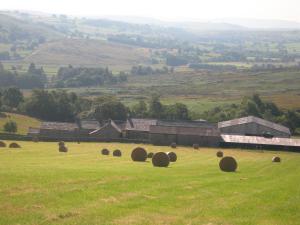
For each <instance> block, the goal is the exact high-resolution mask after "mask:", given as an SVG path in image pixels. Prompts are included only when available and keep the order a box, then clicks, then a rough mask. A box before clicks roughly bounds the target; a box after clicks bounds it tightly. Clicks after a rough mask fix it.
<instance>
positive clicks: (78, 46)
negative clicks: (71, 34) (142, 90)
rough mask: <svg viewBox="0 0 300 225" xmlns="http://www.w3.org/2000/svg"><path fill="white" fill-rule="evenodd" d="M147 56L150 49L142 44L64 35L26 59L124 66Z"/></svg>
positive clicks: (45, 63)
mask: <svg viewBox="0 0 300 225" xmlns="http://www.w3.org/2000/svg"><path fill="white" fill-rule="evenodd" d="M147 60H149V53H148V51H147V50H144V49H142V48H136V47H129V46H126V45H121V44H115V43H108V42H105V41H98V40H84V39H62V40H59V41H54V42H49V43H46V44H44V45H42V46H41V47H39V48H38V49H37V50H36V51H34V52H33V53H32V54H31V55H30V56H29V57H27V58H25V60H24V61H25V62H27V63H28V62H35V63H37V64H41V65H57V66H60V65H68V64H72V65H76V66H79V65H85V66H102V67H105V66H108V67H109V68H116V69H122V68H123V67H128V68H129V67H131V66H132V65H135V64H139V63H145V62H146V61H147Z"/></svg>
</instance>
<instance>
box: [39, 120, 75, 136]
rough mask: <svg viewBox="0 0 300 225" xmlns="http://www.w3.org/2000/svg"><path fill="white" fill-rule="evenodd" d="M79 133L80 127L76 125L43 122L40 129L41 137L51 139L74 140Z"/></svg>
mask: <svg viewBox="0 0 300 225" xmlns="http://www.w3.org/2000/svg"><path fill="white" fill-rule="evenodd" d="M78 131H79V130H78V126H77V124H75V123H58V122H42V123H41V127H40V129H39V137H42V138H43V137H47V138H49V139H52V138H53V139H56V138H61V137H63V138H73V137H74V136H75V135H77V133H78ZM76 132H77V133H76Z"/></svg>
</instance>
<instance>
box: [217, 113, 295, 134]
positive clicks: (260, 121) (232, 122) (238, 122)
mask: <svg viewBox="0 0 300 225" xmlns="http://www.w3.org/2000/svg"><path fill="white" fill-rule="evenodd" d="M246 123H257V124H260V125H262V126H265V127H269V128H271V129H274V130H278V131H281V132H283V133H287V134H289V135H290V134H291V132H290V129H289V128H287V127H285V126H282V125H280V124H277V123H273V122H270V121H267V120H264V119H261V118H258V117H255V116H248V117H242V118H238V119H233V120H228V121H223V122H219V123H218V127H219V128H224V127H231V126H236V125H241V124H246Z"/></svg>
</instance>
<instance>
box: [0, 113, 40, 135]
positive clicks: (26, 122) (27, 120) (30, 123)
mask: <svg viewBox="0 0 300 225" xmlns="http://www.w3.org/2000/svg"><path fill="white" fill-rule="evenodd" d="M5 115H6V117H1V116H0V133H1V132H4V130H3V126H4V124H5V123H7V122H8V121H15V122H16V123H17V126H18V131H17V133H18V134H27V132H28V128H29V127H39V126H40V121H39V120H37V119H35V118H32V117H29V116H24V115H20V114H15V113H5Z"/></svg>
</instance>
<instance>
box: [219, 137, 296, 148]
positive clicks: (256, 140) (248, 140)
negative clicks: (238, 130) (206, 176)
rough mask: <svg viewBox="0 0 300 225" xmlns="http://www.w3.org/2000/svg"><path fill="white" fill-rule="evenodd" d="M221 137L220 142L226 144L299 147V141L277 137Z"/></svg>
mask: <svg viewBox="0 0 300 225" xmlns="http://www.w3.org/2000/svg"><path fill="white" fill-rule="evenodd" d="M221 137H222V140H223V141H224V142H226V143H238V144H257V145H277V146H292V147H300V139H292V138H278V137H273V138H265V137H258V136H242V135H228V134H222V135H221Z"/></svg>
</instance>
